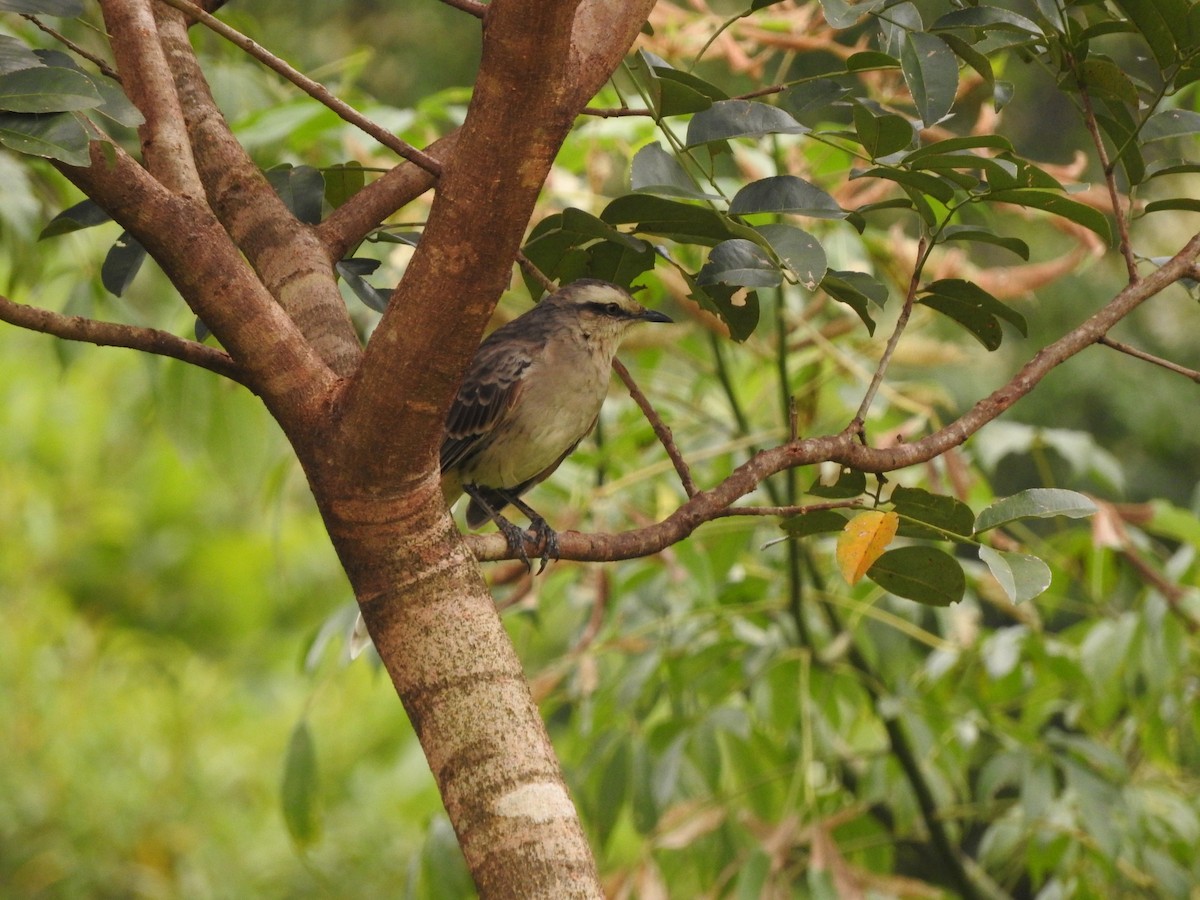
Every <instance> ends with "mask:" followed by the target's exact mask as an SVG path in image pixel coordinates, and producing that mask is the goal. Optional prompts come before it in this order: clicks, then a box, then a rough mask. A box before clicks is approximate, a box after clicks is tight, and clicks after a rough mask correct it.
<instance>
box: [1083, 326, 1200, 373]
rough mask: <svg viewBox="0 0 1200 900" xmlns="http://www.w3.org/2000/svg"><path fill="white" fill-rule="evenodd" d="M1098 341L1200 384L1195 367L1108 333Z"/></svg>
mask: <svg viewBox="0 0 1200 900" xmlns="http://www.w3.org/2000/svg"><path fill="white" fill-rule="evenodd" d="M1096 343H1098V344H1103V345H1104V346H1105V347H1111V348H1112V349H1113V350H1116V351H1118V352H1120V353H1125V354H1128V355H1129V356H1132V357H1134V358H1135V359H1140V360H1142V361H1143V362H1148V363H1153V364H1154V365H1156V366H1162V367H1163V368H1164V369H1166V370H1167V371H1169V372H1174V373H1175V374H1176V375H1182V376H1183V377H1184V378H1190V379H1191V380H1192V381H1194V382H1196V383H1197V384H1200V372H1197V371H1196V370H1195V369H1189V368H1187V367H1186V366H1181V365H1179V364H1178V363H1173V362H1171V361H1170V360H1169V359H1163V358H1162V357H1161V356H1155V355H1154V354H1152V353H1147V352H1146V351H1145V350H1139V349H1138V348H1137V347H1132V346H1130V345H1129V344H1126V343H1123V342H1121V341H1118V340H1114V339H1113V338H1110V337H1109V336H1108V335H1105V336H1104V337H1102V338H1100V340H1098V341H1097V342H1096Z"/></svg>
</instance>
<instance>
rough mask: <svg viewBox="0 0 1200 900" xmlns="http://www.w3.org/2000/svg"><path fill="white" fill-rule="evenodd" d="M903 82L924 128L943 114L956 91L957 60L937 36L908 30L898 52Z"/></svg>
mask: <svg viewBox="0 0 1200 900" xmlns="http://www.w3.org/2000/svg"><path fill="white" fill-rule="evenodd" d="M900 68H901V71H902V72H903V73H904V82H905V84H907V85H908V92H909V93H910V94H911V95H912V98H913V103H915V104H916V107H917V113H918V114H919V115H920V116H921V121H922V122H924V123H925V125H926V127H928V126H930V125H935V124H937V123H938V122H940V121H941V120H942V119H943V118H945V117H946V114H947V113H949V112H950V107H951V106H953V105H954V95H955V93H956V92H957V91H958V60H957V59H956V58H955V56H954V52H953V51H952V50H951V49H950V47H949V46H947V44H946V42H945V41H943V40H942V39H941V38H939V37H938V36H937V35H933V34H926V33H925V32H921V31H912V32H909V33H908V34H907V35H906V36H905V40H904V45H903V47H902V48H901V51H900Z"/></svg>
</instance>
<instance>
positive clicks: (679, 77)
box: [654, 67, 727, 116]
mask: <svg viewBox="0 0 1200 900" xmlns="http://www.w3.org/2000/svg"><path fill="white" fill-rule="evenodd" d="M654 73H655V74H656V75H657V76H658V86H659V104H658V113H659V115H661V116H681V115H685V114H686V113H694V112H700V111H702V110H705V109H708V108H709V107H710V106H712V105H713V102H714V101H717V100H725V99H727V95H726V94H725V92H724V91H722V90H721V89H720V88H718V87H717V86H716V85H713V84H709V83H708V82H707V81H704V80H703V79H701V78H697V77H696V76H695V75H692V74H691V73H690V72H680V71H679V70H678V69H670V68H663V67H658V68H655V69H654Z"/></svg>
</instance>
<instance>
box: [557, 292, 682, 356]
mask: <svg viewBox="0 0 1200 900" xmlns="http://www.w3.org/2000/svg"><path fill="white" fill-rule="evenodd" d="M539 305H540V306H547V305H548V306H549V308H550V309H552V310H553V311H554V315H555V316H563V317H567V316H570V317H574V318H576V319H577V320H578V322H579V328H580V331H581V332H582V333H583V335H584V337H585V338H586V339H588V340H591V341H601V342H607V341H608V340H613V341H614V342H615V341H617V340H619V339H620V338H621V336H622V335H624V334H625V331H626V330H627V329H628V328H629V326H630V325H633V324H635V323H637V322H670V321H672V320H671V317H670V316H668V315H666V314H665V313H660V312H658V310H654V309H646V307H644V306H642V305H641V304H640V303H638V302H637V301H636V300H634V299H633V297H631V296H630V295H629V292H628V291H627V290H625V289H624V288H623V287H620V286H619V285H615V284H611V283H610V282H607V281H598V280H596V279H592V278H584V279H581V280H579V281H572V282H571V283H570V284H567V285H564V286H563V287H560V288H559V289H558V290H557V291H555V292H554V293H553V294H551V295H550V296H549V297H547V298H546V299H545V300H543V301H542V302H541V304H539Z"/></svg>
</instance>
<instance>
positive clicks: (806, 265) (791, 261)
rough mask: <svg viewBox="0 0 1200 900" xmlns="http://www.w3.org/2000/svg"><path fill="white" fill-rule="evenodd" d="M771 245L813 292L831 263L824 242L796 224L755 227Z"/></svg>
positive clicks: (790, 269) (793, 273) (787, 267)
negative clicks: (827, 257) (823, 245)
mask: <svg viewBox="0 0 1200 900" xmlns="http://www.w3.org/2000/svg"><path fill="white" fill-rule="evenodd" d="M755 230H756V231H757V232H758V233H759V234H760V235H762V237H763V239H764V240H766V242H767V243H768V244H770V246H771V250H772V251H774V253H775V255H776V256H777V257H779V260H780V262H781V263H782V264H783V266H784V267H785V268H786V269H787V270H788V271H789V272H791V273H792V275H793V276H794V277H795V278H796V279H797V280H798V281H799V282H800V284H802V285H803V286H804V287H805V288H807V289H808V290H810V291H815V290H816V289H817V285H818V284H819V283H820V281H821V279H822V278H824V277H825V270H826V268H827V267H828V263H827V262H826V259H825V248H823V247H822V246H821V244H820V242H819V241H818V240H817V239H816V238H815V237H813V236H812V235H811V234H809V233H808V232H807V231H805V230H804V229H803V228H797V227H796V226H795V225H787V224H782V223H779V224H770V225H759V226H758V227H757V228H756V229H755Z"/></svg>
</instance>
